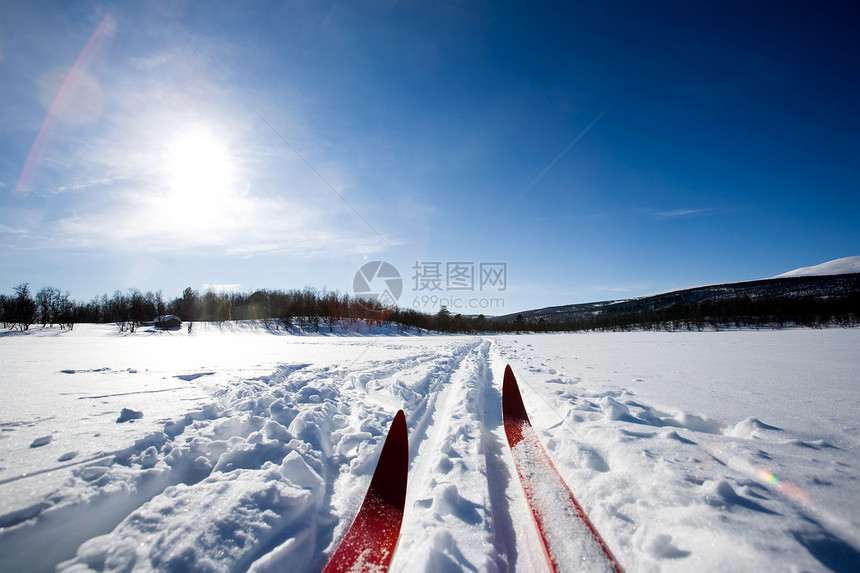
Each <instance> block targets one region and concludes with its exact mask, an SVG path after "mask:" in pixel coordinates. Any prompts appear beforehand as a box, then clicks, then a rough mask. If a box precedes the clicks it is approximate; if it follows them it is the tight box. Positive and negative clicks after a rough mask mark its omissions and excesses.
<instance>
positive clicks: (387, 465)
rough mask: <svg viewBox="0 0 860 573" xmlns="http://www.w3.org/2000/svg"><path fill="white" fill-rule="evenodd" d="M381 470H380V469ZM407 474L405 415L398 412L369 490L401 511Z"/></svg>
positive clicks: (401, 411)
mask: <svg viewBox="0 0 860 573" xmlns="http://www.w3.org/2000/svg"><path fill="white" fill-rule="evenodd" d="M380 468H382V469H380ZM408 472H409V436H408V432H407V430H406V414H404V413H403V410H399V411H398V412H397V414H395V415H394V420H393V421H392V422H391V426H390V427H389V429H388V436H387V437H386V438H385V443H384V444H383V445H382V452H381V453H380V456H379V461H378V462H377V471H375V472H374V474H373V478H372V480H371V482H370V489H371V490H373V491H374V492H376V494H377V495H379V496H380V497H381V498H383V499H385V501H386V502H387V503H388V504H389V505H391V506H392V507H394V508H396V509H397V510H399V511H403V509H404V507H405V505H406V478H407V474H408Z"/></svg>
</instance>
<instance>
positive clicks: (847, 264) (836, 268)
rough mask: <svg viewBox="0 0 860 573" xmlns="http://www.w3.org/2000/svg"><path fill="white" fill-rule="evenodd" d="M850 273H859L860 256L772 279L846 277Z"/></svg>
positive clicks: (802, 269)
mask: <svg viewBox="0 0 860 573" xmlns="http://www.w3.org/2000/svg"><path fill="white" fill-rule="evenodd" d="M851 273H860V256H857V257H844V258H842V259H836V260H834V261H828V262H826V263H821V264H820V265H815V266H814V267H803V268H800V269H795V270H793V271H788V272H787V273H782V274H781V275H777V276H775V277H773V278H781V277H812V276H827V275H847V274H851Z"/></svg>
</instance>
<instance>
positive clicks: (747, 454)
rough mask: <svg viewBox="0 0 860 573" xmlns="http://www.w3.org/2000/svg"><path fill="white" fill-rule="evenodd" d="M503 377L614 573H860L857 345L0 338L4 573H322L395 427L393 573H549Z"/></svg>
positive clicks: (382, 337) (695, 335)
mask: <svg viewBox="0 0 860 573" xmlns="http://www.w3.org/2000/svg"><path fill="white" fill-rule="evenodd" d="M506 364H510V365H511V366H512V368H513V370H514V372H515V374H516V375H517V378H518V380H519V384H520V390H521V392H522V395H523V401H524V403H525V406H526V409H527V410H528V412H529V416H530V418H531V421H532V424H533V425H534V427H535V429H536V431H537V434H538V436H539V438H540V440H541V442H542V444H543V446H544V448H545V449H546V451H547V452H548V453H549V455H550V456H551V458H552V460H553V462H554V464H555V466H556V467H557V468H558V470H559V472H560V473H561V475H562V477H563V479H564V480H565V482H566V484H567V485H568V487H569V488H570V490H571V491H572V492H573V493H574V495H575V496H576V497H577V499H578V501H579V503H580V504H581V505H582V507H583V508H584V509H585V511H586V512H587V513H588V515H589V517H590V518H591V521H592V523H593V524H594V526H595V527H596V528H597V530H598V531H599V532H600V534H601V535H602V537H603V539H604V540H605V541H606V543H607V545H608V546H609V548H610V549H611V551H612V552H613V553H614V555H615V557H617V558H618V560H619V562H620V563H621V565H622V566H623V567H624V568H625V569H626V570H628V571H691V570H701V571H703V570H720V571H748V570H795V571H828V570H832V571H856V570H858V569H860V533H858V532H860V479H859V478H860V457H858V447H860V384H858V375H860V330H857V329H854V330H851V329H849V330H843V329H826V330H798V329H791V330H781V331H726V332H684V333H654V332H639V333H589V334H547V335H528V334H522V335H505V336H483V337H470V336H447V335H446V336H441V335H440V336H437V335H427V334H423V335H418V334H404V335H400V334H397V333H396V332H395V331H389V330H385V329H376V330H374V331H371V332H359V333H347V332H343V331H341V332H336V333H335V334H319V335H300V334H285V333H284V332H283V331H281V332H270V331H268V330H266V329H264V328H262V327H261V326H258V325H254V324H245V323H225V324H195V325H194V329H193V333H188V332H187V331H185V330H174V331H165V332H162V331H156V330H155V329H152V330H139V331H138V332H136V333H134V334H128V333H123V334H120V333H118V332H117V329H116V328H113V327H111V326H103V325H79V326H76V327H75V329H74V330H73V331H60V330H59V329H51V328H47V329H38V328H36V329H34V330H32V331H30V332H24V333H19V332H4V333H2V334H0V392H2V401H0V430H2V432H0V440H2V441H0V570H2V571H16V572H17V571H50V570H59V571H66V572H71V571H76V572H80V571H145V570H158V571H244V570H251V571H256V572H271V571H299V572H301V571H318V570H320V569H321V568H322V567H323V566H324V565H325V563H326V560H327V558H328V556H329V555H331V553H332V552H333V551H334V549H335V548H336V546H337V544H338V542H339V541H340V539H342V538H343V536H344V534H345V532H346V530H347V528H348V527H349V525H350V523H351V521H352V519H353V518H354V516H355V513H356V511H357V509H358V507H359V506H360V504H361V501H362V499H363V497H364V494H365V492H366V490H367V486H368V484H369V483H370V478H371V475H372V473H373V471H374V469H375V467H376V460H377V458H378V455H379V451H380V448H381V446H382V442H383V440H384V438H385V433H386V431H387V429H388V426H389V425H390V423H391V421H392V419H393V417H394V414H395V413H396V412H397V410H398V409H401V408H402V409H403V410H404V411H405V413H406V418H407V425H408V430H409V446H410V452H409V455H410V468H409V484H408V489H407V499H406V513H405V516H404V520H403V527H402V530H401V536H400V541H399V544H398V546H397V550H396V552H395V554H394V558H393V560H392V562H391V570H392V571H409V572H410V573H414V572H416V571H515V570H516V571H541V570H544V571H545V570H546V565H545V561H544V556H543V553H542V549H541V545H540V541H539V539H538V537H537V533H536V529H535V526H534V523H533V521H532V519H531V514H530V513H529V510H528V507H527V506H526V503H525V498H524V494H523V490H522V486H521V484H520V482H519V479H518V477H517V473H516V470H515V469H514V465H513V458H512V453H511V451H510V449H509V448H508V445H507V441H506V438H505V434H504V430H503V427H502V415H501V381H502V375H503V372H504V368H505V365H506ZM570 545H571V547H575V545H576V544H575V541H574V540H571V542H570ZM574 559H575V557H571V560H574ZM570 567H571V569H576V567H577V563H570Z"/></svg>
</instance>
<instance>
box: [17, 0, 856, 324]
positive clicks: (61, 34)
mask: <svg viewBox="0 0 860 573" xmlns="http://www.w3.org/2000/svg"><path fill="white" fill-rule="evenodd" d="M244 4H246V5H238V3H227V2H224V3H216V2H192V1H188V2H171V1H163V2H152V3H116V4H112V3H105V2H48V1H38V0H37V1H34V2H19V3H5V4H4V6H3V7H2V8H0V85H2V86H3V88H2V90H0V98H2V99H0V122H2V126H3V129H2V130H0V278H2V284H0V291H2V292H11V290H12V288H13V287H14V286H15V285H17V284H19V283H21V282H25V281H27V282H30V283H31V285H32V286H34V287H35V288H39V287H41V286H46V285H51V286H55V287H58V288H61V289H63V290H69V291H71V293H72V296H73V297H74V298H75V299H78V300H88V299H90V298H92V297H93V296H96V295H98V294H101V293H105V292H107V293H112V292H113V291H114V290H117V289H120V290H125V289H128V288H131V287H135V288H139V289H141V290H144V291H147V290H157V289H161V290H162V291H163V293H164V295H165V297H168V298H170V297H174V296H178V295H179V294H180V293H181V291H182V289H183V288H185V287H186V286H191V287H193V288H195V289H198V290H201V291H202V290H205V289H206V288H207V287H206V286H205V285H221V288H238V289H239V290H242V291H250V290H253V289H257V288H271V289H290V288H303V287H305V286H312V287H315V288H319V289H323V288H326V289H328V290H340V291H341V292H352V289H353V277H354V276H355V273H356V271H357V270H358V269H359V268H360V267H361V266H362V265H363V264H365V263H366V262H369V261H375V260H383V261H389V262H391V263H392V264H393V265H395V266H396V267H397V269H398V270H399V271H400V273H401V275H402V276H403V280H404V292H403V294H402V296H401V299H400V304H401V306H417V307H419V308H423V309H424V310H431V311H432V310H436V308H433V305H434V304H435V305H436V307H438V302H439V300H440V299H447V300H448V301H449V303H450V304H449V306H451V307H453V309H455V310H458V311H461V312H464V313H470V314H471V313H475V312H480V311H483V312H485V313H487V314H503V313H507V312H516V311H519V310H525V309H529V308H537V307H543V306H549V305H559V304H568V303H575V302H586V301H594V300H604V299H612V298H621V297H627V296H635V295H639V294H645V293H648V292H654V291H661V290H667V289H671V288H675V287H681V286H688V285H699V284H707V283H715V282H728V281H738V280H747V279H755V278H762V277H767V276H773V275H776V274H779V273H782V272H785V271H788V270H791V269H794V268H797V267H802V266H809V265H814V264H818V263H821V262H824V261H827V260H831V259H836V258H840V257H845V256H851V255H857V254H860V225H858V221H860V193H858V190H860V157H858V150H860V146H858V143H857V134H858V133H860V113H858V110H857V102H858V101H860V71H858V70H860V61H858V60H860V58H858V54H860V42H858V40H857V34H856V29H857V27H858V24H860V20H858V13H857V11H856V9H854V11H851V8H848V7H846V6H847V3H832V4H830V3H828V4H827V5H824V6H813V5H812V4H811V3H803V2H778V3H776V2H774V3H754V4H756V6H750V5H748V4H749V3H731V2H719V3H713V5H711V6H704V5H703V4H704V3H698V2H696V3H691V2H649V3H642V2H564V3H558V4H552V3H543V4H540V5H539V6H538V5H536V4H534V3H524V2H523V3H516V2H515V3H508V2H504V3H502V2H451V3H427V2H397V1H393V0H391V1H378V2H374V1H368V2H350V3H343V4H337V3H329V2H249V3H244ZM837 4H840V5H841V6H837ZM416 263H419V264H418V266H417V268H418V270H417V271H416V270H413V267H416ZM437 263H438V264H439V265H440V266H439V267H438V268H439V269H442V271H443V273H444V272H446V269H448V268H449V266H450V268H451V269H460V270H461V271H462V270H463V268H464V266H463V264H464V263H465V264H466V265H465V268H467V269H468V268H470V265H471V268H472V269H473V270H474V272H475V277H474V279H475V281H474V288H473V289H471V290H469V289H464V288H460V289H459V290H458V289H451V288H449V287H451V286H452V285H456V284H459V285H460V286H462V283H454V282H450V283H449V282H446V280H447V279H448V278H450V277H448V276H447V275H446V276H444V277H443V278H444V279H446V280H443V282H442V283H441V284H437V286H438V287H439V288H437V289H436V290H430V289H429V288H419V287H420V285H419V284H418V283H420V282H421V281H420V280H418V279H422V278H423V279H426V278H428V273H429V272H430V269H431V268H432V265H433V264H437ZM481 263H486V264H489V263H504V264H505V265H506V267H505V270H506V281H505V283H504V290H502V288H501V286H502V283H498V282H497V283H492V284H491V283H487V284H485V285H483V286H484V287H485V288H481V287H482V285H481V284H480V283H481V281H480V276H479V272H480V271H479V269H480V265H481ZM461 278H462V276H461ZM427 284H430V283H427V282H426V281H425V282H424V285H425V287H426V285H427ZM422 297H424V298H422ZM434 297H435V298H434ZM489 299H493V300H489ZM428 305H429V306H428ZM458 305H461V306H459V307H458ZM469 305H476V308H473V309H470V308H468V307H469Z"/></svg>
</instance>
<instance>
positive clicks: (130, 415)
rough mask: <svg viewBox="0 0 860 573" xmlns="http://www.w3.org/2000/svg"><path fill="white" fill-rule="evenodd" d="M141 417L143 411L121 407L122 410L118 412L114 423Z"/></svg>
mask: <svg viewBox="0 0 860 573" xmlns="http://www.w3.org/2000/svg"><path fill="white" fill-rule="evenodd" d="M141 418H143V412H138V411H136V410H132V409H131V408H123V409H122V412H120V414H119V418H117V419H116V423H117V424H122V423H123V422H129V421H132V420H139V419H141Z"/></svg>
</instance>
